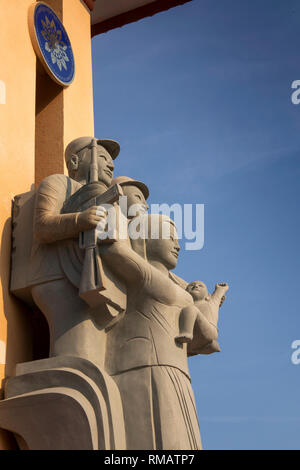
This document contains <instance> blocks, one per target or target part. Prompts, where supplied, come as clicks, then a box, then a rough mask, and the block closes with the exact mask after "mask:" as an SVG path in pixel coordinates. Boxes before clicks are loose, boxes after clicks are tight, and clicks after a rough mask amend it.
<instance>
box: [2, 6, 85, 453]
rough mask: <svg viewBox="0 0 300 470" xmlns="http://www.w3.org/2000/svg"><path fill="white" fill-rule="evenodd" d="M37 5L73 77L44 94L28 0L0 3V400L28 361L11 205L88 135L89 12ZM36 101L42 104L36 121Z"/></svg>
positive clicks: (46, 87) (59, 168)
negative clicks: (64, 50) (62, 31)
mask: <svg viewBox="0 0 300 470" xmlns="http://www.w3.org/2000/svg"><path fill="white" fill-rule="evenodd" d="M45 1H46V3H48V4H49V6H52V8H53V9H54V10H55V11H56V13H57V14H58V16H59V17H60V18H61V19H62V21H63V23H64V25H65V27H66V30H67V32H68V34H69V37H70V40H71V43H72V45H73V50H74V55H75V67H76V76H75V80H74V82H73V84H72V85H71V86H70V87H69V88H67V89H63V88H60V87H58V88H57V87H56V88H55V87H54V88H55V89H54V88H53V87H52V88H51V85H52V81H51V79H50V78H49V79H48V77H46V78H45V75H44V74H43V71H41V69H40V67H39V64H38V65H37V61H36V56H35V53H34V50H33V47H32V44H31V40H30V35H29V30H28V20H27V14H28V8H29V6H30V5H31V4H32V3H34V0H0V12H1V28H0V44H1V47H0V63H1V67H0V235H1V238H0V280H1V282H0V398H1V393H2V394H3V385H4V381H5V380H3V379H5V378H7V377H9V376H11V375H13V374H14V370H15V365H16V364H17V363H19V362H25V361H29V360H32V342H31V330H30V327H29V322H28V321H27V318H28V315H29V314H30V312H28V310H27V309H26V307H25V306H24V305H23V304H22V303H21V302H20V301H18V300H17V299H16V298H14V297H13V296H11V295H10V294H9V292H8V285H9V273H10V248H11V241H10V237H11V227H10V224H11V219H10V216H11V201H12V199H13V197H14V196H15V195H16V194H20V193H23V192H27V191H29V190H30V189H31V187H32V185H33V184H34V183H39V182H40V181H41V180H42V179H43V178H44V177H46V176H48V175H49V174H53V173H57V172H60V173H61V172H63V171H65V165H64V149H65V147H66V146H67V144H68V143H69V142H70V140H72V139H73V138H76V137H80V136H83V135H93V133H94V119H93V92H92V59H91V37H90V13H89V10H88V9H87V7H86V6H85V5H84V4H83V2H81V0H45ZM37 71H38V74H37ZM37 75H38V77H39V79H40V85H41V87H42V88H40V91H39V93H40V95H39V96H38V94H37V95H36V76H37ZM53 83H54V82H53ZM54 85H55V84H54ZM50 90H52V92H51V91H50ZM41 95H42V98H41ZM36 96H38V99H39V100H41V99H44V100H45V103H43V104H45V106H44V107H43V109H42V106H40V107H39V108H38V106H37V113H36V102H38V100H36ZM41 109H42V113H40V111H41ZM57 116H59V118H57ZM1 388H2V390H1ZM10 442H12V441H11V438H10V436H9V435H8V434H6V433H5V432H4V433H3V431H1V430H0V450H1V449H7V448H10V446H13V444H9V443H10ZM11 448H12V447H11Z"/></svg>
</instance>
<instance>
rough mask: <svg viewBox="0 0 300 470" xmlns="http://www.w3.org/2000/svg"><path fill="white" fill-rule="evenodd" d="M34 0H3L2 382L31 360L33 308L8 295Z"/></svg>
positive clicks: (26, 136)
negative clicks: (30, 312)
mask: <svg viewBox="0 0 300 470" xmlns="http://www.w3.org/2000/svg"><path fill="white" fill-rule="evenodd" d="M31 3H32V0H10V1H7V0H0V11H1V28H0V44H1V47H0V63H1V68H0V80H1V81H2V86H1V88H2V96H1V97H0V103H1V104H0V234H1V238H0V277H1V282H0V380H1V381H2V379H3V378H4V376H6V377H7V376H10V375H13V374H14V366H15V364H16V363H17V362H23V361H26V360H30V359H31V341H30V330H29V327H28V325H27V322H26V313H28V312H26V309H24V308H23V305H22V304H21V303H20V302H19V301H18V300H16V299H14V298H13V297H12V296H10V295H9V294H8V282H9V273H10V245H11V244H10V236H11V228H10V222H11V219H10V216H11V201H12V199H13V197H14V195H16V194H19V193H22V192H26V191H28V190H30V188H31V185H32V183H33V182H34V133H35V66H36V58H35V54H34V52H33V49H32V45H31V41H30V37H29V33H28V27H27V10H28V7H29V5H30V4H31ZM3 84H4V85H3ZM3 88H5V91H3ZM6 345H8V346H7V347H6ZM2 385H3V382H2ZM9 442H10V439H9V437H7V436H6V435H5V433H3V432H1V433H0V449H1V448H10V445H9Z"/></svg>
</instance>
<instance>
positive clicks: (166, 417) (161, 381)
mask: <svg viewBox="0 0 300 470" xmlns="http://www.w3.org/2000/svg"><path fill="white" fill-rule="evenodd" d="M119 151H120V147H119V144H118V143H117V142H115V141H112V140H104V139H93V138H91V137H81V138H78V139H75V140H74V141H72V142H71V143H70V144H69V145H68V147H67V149H66V153H65V158H66V165H67V169H68V173H69V176H66V175H51V176H49V177H47V178H45V179H44V180H43V181H42V183H41V184H40V185H39V187H38V188H37V190H36V191H35V192H34V195H33V199H32V200H33V203H32V204H33V205H32V208H33V209H32V221H31V222H30V223H31V225H32V238H31V241H30V244H31V248H30V262H29V263H28V267H27V280H26V286H25V287H26V289H25V290H26V292H27V293H28V292H29V297H30V299H31V301H32V303H33V304H35V306H37V307H38V308H39V309H40V311H41V312H42V313H43V314H44V316H45V317H46V319H47V322H48V325H49V331H50V352H49V358H48V359H44V360H40V361H33V362H31V363H29V364H27V363H25V364H23V365H22V364H21V365H19V366H18V367H17V374H16V377H13V378H11V379H10V380H9V381H8V385H7V391H6V397H5V398H6V400H4V402H6V403H7V402H9V400H21V399H22V400H25V398H24V396H25V395H26V394H27V401H28V400H29V398H28V397H29V396H30V399H31V400H36V399H37V398H36V397H37V395H38V396H39V397H40V396H42V392H43V393H44V395H43V399H44V396H45V394H46V395H47V394H50V395H51V393H52V394H53V393H56V394H57V395H59V394H62V395H63V394H64V393H65V395H64V397H65V401H66V403H67V404H68V405H66V408H67V406H70V409H71V410H73V408H72V407H75V404H74V403H75V401H76V400H77V401H76V407H75V408H76V410H77V408H78V409H79V408H80V407H81V408H80V409H84V410H85V414H86V416H90V415H89V412H88V410H89V409H90V408H89V407H88V405H87V404H86V401H84V399H83V398H80V399H79V398H78V397H79V394H80V396H83V397H85V400H88V401H89V403H90V404H91V409H92V411H93V413H92V414H93V416H94V418H95V419H94V421H95V422H94V425H93V424H92V422H93V420H92V418H91V417H90V418H89V419H87V420H88V421H89V425H88V427H87V428H88V429H89V433H90V435H91V438H90V440H89V441H88V443H87V444H86V443H85V441H84V442H83V440H80V438H79V437H76V439H77V440H76V439H75V441H76V442H75V443H74V442H73V443H72V442H71V441H68V442H67V441H63V438H62V437H59V434H60V431H58V430H57V429H56V428H55V425H54V424H51V426H49V429H50V430H49V435H52V434H53V435H54V434H55V437H53V441H51V439H50V441H51V442H52V443H51V444H47V445H48V447H50V448H55V447H58V448H59V447H60V448H63V447H64V448H72V446H73V447H75V448H85V446H87V448H100V449H101V448H102V449H104V448H105V449H114V448H115V449H118V448H126V449H177V450H180V449H181V450H186V449H190V450H197V449H201V447H202V446H201V438H200V431H199V424H198V418H197V412H196V407H195V400H194V394H193V390H192V387H191V380H190V375H189V370H188V361H187V358H188V356H192V355H196V354H210V353H213V352H217V351H219V350H220V349H219V345H218V341H217V340H218V327H217V324H218V313H219V307H220V306H221V305H222V303H223V302H224V299H225V293H226V291H227V290H228V285H227V284H225V283H220V284H217V285H216V288H215V291H214V292H213V294H209V293H208V290H207V287H206V285H205V284H204V283H203V282H201V281H193V282H191V283H188V282H186V281H184V280H183V279H181V278H179V277H178V276H176V275H175V274H173V273H172V272H171V271H172V269H174V268H175V267H176V265H177V262H178V256H179V250H180V247H179V243H178V239H177V233H176V226H175V224H174V222H173V221H172V220H171V219H170V218H169V217H167V216H164V215H161V214H148V213H147V210H148V204H147V199H148V197H149V190H148V188H147V186H146V185H145V184H144V183H142V182H140V181H136V180H134V179H132V178H129V177H125V176H120V177H117V178H114V166H115V159H116V158H117V156H118V154H119ZM121 195H122V196H126V197H127V212H126V211H125V213H124V209H122V208H121V207H120V204H119V202H118V198H119V197H120V196H121ZM106 203H109V204H111V205H112V206H113V207H114V208H115V210H116V212H117V213H118V214H119V215H120V216H121V217H122V220H123V222H124V220H125V226H126V227H127V228H129V227H130V224H133V223H135V224H136V223H137V221H138V223H139V224H140V225H141V226H142V225H143V224H144V228H145V229H144V231H143V232H142V233H143V234H144V236H143V237H140V238H139V239H135V240H133V239H131V238H130V237H129V236H127V237H120V236H118V227H116V231H115V234H114V236H113V237H112V238H111V239H109V238H107V239H99V236H98V235H99V226H100V227H102V228H103V227H105V226H106V223H107V210H106V209H105V207H106V206H105V204H106ZM132 206H135V207H137V208H138V210H137V211H136V212H135V214H136V215H135V216H134V217H132V216H131V215H130V208H132ZM19 213H20V211H19ZM18 217H20V215H18ZM16 220H17V217H16ZM28 223H29V222H28ZM154 226H155V227H156V229H158V232H157V233H158V236H156V237H153V236H151V235H152V234H153V227H154ZM164 228H167V233H168V234H169V236H168V237H165V236H162V233H165V232H164V230H163V229H164ZM17 253H18V242H17V241H16V252H15V255H14V256H15V257H17ZM14 266H15V267H14ZM14 269H15V270H16V271H17V269H18V262H17V260H16V261H15V265H14V260H13V264H12V270H14ZM15 276H16V277H17V276H18V275H17V274H15ZM11 291H12V292H13V293H14V294H15V295H18V291H17V289H14V286H12V287H11ZM23 291H24V289H23ZM23 291H22V292H23ZM20 292H21V290H20ZM79 376H80V377H81V379H80V380H81V382H80V383H79V378H78V377H79ZM37 377H38V378H37ZM58 389H59V390H60V391H58ZM91 389H93V393H94V395H93V398H92V391H91ZM45 390H46V391H47V392H46V391H45ZM54 390H55V392H54ZM61 390H65V392H63V391H61ZM70 390H71V391H70ZM75 391H76V393H77V395H78V397H77V398H76V400H75V398H72V400H73V401H72V400H71V398H70V396H72V397H73V395H74V394H75ZM24 394H25V395H24ZM50 395H49V396H50ZM77 395H76V396H77ZM47 396H48V395H47ZM51 396H52V395H51ZM59 396H61V395H59ZM66 397H67V398H66ZM25 401H26V400H25ZM11 403H12V402H11ZM26 403H27V402H26ZM34 403H36V402H34ZM47 403H48V402H47ZM47 403H45V404H44V408H43V410H44V411H41V413H43V412H45V413H46V415H47V413H48V410H49V409H51V410H52V409H54V410H55V411H54V413H58V409H60V405H59V404H58V405H57V407H56V408H53V406H52V405H51V406H50V405H49V404H48V405H47ZM49 403H50V401H49ZM78 403H79V404H80V406H79V405H78ZM6 406H7V405H6ZM26 406H27V405H26ZM26 406H25V408H26ZM28 406H29V405H28ZM47 406H48V409H47V410H46V408H47ZM49 406H50V408H49ZM51 407H52V408H51ZM66 408H65V409H64V410H61V411H60V413H65V412H66V411H65V410H66ZM16 413H17V412H16ZM72 413H73V417H72V416H69V415H68V416H69V417H68V418H64V420H65V422H66V426H69V428H68V429H72V427H73V428H74V427H76V422H77V421H76V416H75V415H76V413H79V411H73V412H72ZM2 414H3V413H2ZM1 416H2V415H1V406H0V426H1ZM59 416H60V415H59ZM22 419H23V420H24V419H25V418H24V417H23V418H22V417H19V416H18V415H17V414H16V416H15V421H16V422H18V423H19V426H21V424H20V423H21V422H22ZM57 419H58V418H56V420H57ZM68 419H69V420H70V421H71V422H70V423H67V421H68ZM73 420H74V421H73ZM95 423H96V424H95ZM81 425H82V424H80V425H79V427H80V426H81ZM37 426H40V424H39V425H37ZM11 427H13V426H12V425H11ZM33 427H34V426H33ZM21 428H22V426H21ZM52 428H53V430H51V429H52ZM22 429H23V428H22ZM12 431H14V432H15V433H16V434H17V435H20V436H22V442H23V446H27V447H28V448H43V446H44V448H45V447H47V445H45V444H44V443H43V442H40V440H39V439H40V438H39V437H37V436H33V434H35V431H33V430H32V429H31V430H27V431H26V432H25V431H20V430H18V425H16V427H15V429H12ZM70 432H71V433H72V432H73V431H72V430H71V431H70ZM83 432H85V433H87V431H86V430H85V431H84V429H83V430H81V435H82V433H83ZM22 433H23V434H22ZM61 434H63V435H64V436H65V433H61ZM57 436H58V437H57ZM25 441H26V443H27V444H26V445H25V444H24V442H25ZM20 442H21V438H20Z"/></svg>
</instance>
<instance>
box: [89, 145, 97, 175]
mask: <svg viewBox="0 0 300 470" xmlns="http://www.w3.org/2000/svg"><path fill="white" fill-rule="evenodd" d="M98 176H99V175H98V162H97V139H92V155H91V166H90V178H89V179H90V183H94V182H95V181H98Z"/></svg>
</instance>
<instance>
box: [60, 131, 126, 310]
mask: <svg viewBox="0 0 300 470" xmlns="http://www.w3.org/2000/svg"><path fill="white" fill-rule="evenodd" d="M91 150H92V152H91V164H90V172H89V182H88V183H87V184H86V185H84V186H83V187H82V188H80V189H79V190H78V191H77V192H76V193H75V194H73V195H72V196H71V197H70V198H69V199H68V201H66V204H65V205H64V208H63V212H65V213H66V212H77V211H78V207H80V210H81V211H82V210H85V209H88V208H89V207H92V206H100V205H102V204H113V203H114V202H117V201H118V200H119V197H120V196H121V195H123V191H122V188H121V186H120V185H118V184H115V185H114V186H112V187H111V188H109V189H107V190H106V191H105V192H104V193H102V194H99V190H100V189H102V185H101V183H99V181H98V162H97V139H92V142H91ZM98 185H99V186H98ZM114 241H116V238H107V239H105V240H103V241H102V242H100V243H113V242H114ZM97 243H99V241H98V239H97V228H93V229H90V230H87V231H85V232H81V233H80V234H79V247H80V248H81V249H83V250H84V251H85V253H84V261H83V268H82V273H81V281H80V286H79V295H80V297H81V298H82V299H84V300H85V301H86V302H87V303H88V304H89V305H90V306H91V307H94V306H97V305H98V304H99V303H102V302H107V299H110V298H111V296H110V293H109V292H107V293H105V295H100V292H101V291H102V292H103V291H105V290H106V289H113V286H112V285H111V281H110V280H109V279H108V278H107V276H106V275H105V270H104V269H103V265H102V261H101V257H100V255H99V251H98V244H97ZM103 293H104V292H103ZM113 297H115V295H113ZM117 297H119V296H117ZM110 303H111V305H112V306H113V307H114V308H116V309H117V310H118V305H117V304H116V303H115V302H113V301H111V302H110ZM119 310H123V308H120V309H119Z"/></svg>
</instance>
